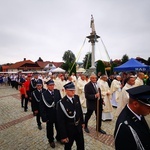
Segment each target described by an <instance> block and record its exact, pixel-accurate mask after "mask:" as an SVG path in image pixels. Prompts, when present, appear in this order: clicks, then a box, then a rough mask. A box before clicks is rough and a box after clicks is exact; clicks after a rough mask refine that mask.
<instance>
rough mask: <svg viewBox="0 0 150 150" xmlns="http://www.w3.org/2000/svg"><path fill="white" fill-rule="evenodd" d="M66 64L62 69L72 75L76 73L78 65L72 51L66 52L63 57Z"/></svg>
mask: <svg viewBox="0 0 150 150" xmlns="http://www.w3.org/2000/svg"><path fill="white" fill-rule="evenodd" d="M62 58H63V60H64V63H63V65H62V68H63V69H65V70H66V71H68V72H69V74H71V73H72V72H74V73H76V69H75V68H76V63H75V55H74V54H73V52H72V51H71V50H68V51H65V53H64V55H63V57H62Z"/></svg>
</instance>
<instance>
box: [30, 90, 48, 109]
mask: <svg viewBox="0 0 150 150" xmlns="http://www.w3.org/2000/svg"><path fill="white" fill-rule="evenodd" d="M45 91H46V89H41V92H39V91H38V90H37V89H36V90H35V91H33V92H32V94H31V98H32V109H33V111H36V110H40V108H39V104H40V101H41V96H42V93H43V92H45Z"/></svg>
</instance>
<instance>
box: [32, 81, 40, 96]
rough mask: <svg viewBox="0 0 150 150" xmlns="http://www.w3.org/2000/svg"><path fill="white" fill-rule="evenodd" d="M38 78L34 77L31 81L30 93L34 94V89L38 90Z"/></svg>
mask: <svg viewBox="0 0 150 150" xmlns="http://www.w3.org/2000/svg"><path fill="white" fill-rule="evenodd" d="M37 80H41V79H37ZM37 80H35V79H32V80H31V81H30V85H29V91H30V95H31V94H32V92H33V91H34V90H36V83H37ZM41 83H42V80H41Z"/></svg>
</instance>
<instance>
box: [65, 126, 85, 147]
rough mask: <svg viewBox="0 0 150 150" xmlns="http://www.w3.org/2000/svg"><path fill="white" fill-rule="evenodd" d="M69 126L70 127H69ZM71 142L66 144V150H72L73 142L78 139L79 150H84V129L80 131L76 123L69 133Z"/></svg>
mask: <svg viewBox="0 0 150 150" xmlns="http://www.w3.org/2000/svg"><path fill="white" fill-rule="evenodd" d="M68 128H69V127H68ZM67 134H68V138H69V142H68V143H66V144H65V147H64V150H71V147H72V145H73V142H74V141H76V145H77V150H84V138H83V131H82V130H81V131H80V132H79V131H78V127H77V126H75V125H74V128H71V131H69V132H68V133H67Z"/></svg>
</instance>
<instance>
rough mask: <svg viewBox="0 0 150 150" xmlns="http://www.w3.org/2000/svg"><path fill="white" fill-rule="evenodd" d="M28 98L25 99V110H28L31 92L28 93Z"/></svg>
mask: <svg viewBox="0 0 150 150" xmlns="http://www.w3.org/2000/svg"><path fill="white" fill-rule="evenodd" d="M26 93H27V97H26V98H25V106H24V110H27V109H28V101H29V96H30V92H29V91H27V92H26Z"/></svg>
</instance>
